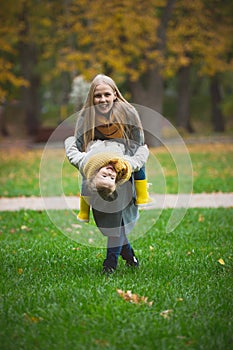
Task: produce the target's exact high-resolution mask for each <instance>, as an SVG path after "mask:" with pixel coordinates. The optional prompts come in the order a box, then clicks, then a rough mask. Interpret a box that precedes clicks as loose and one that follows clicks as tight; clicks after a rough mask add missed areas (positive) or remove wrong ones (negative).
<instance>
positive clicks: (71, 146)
mask: <svg viewBox="0 0 233 350" xmlns="http://www.w3.org/2000/svg"><path fill="white" fill-rule="evenodd" d="M64 144H65V150H66V156H67V158H68V159H69V161H70V163H71V164H72V165H74V166H75V167H76V168H78V169H79V170H80V171H82V167H83V160H84V158H85V156H86V152H80V151H79V150H78V148H77V144H76V138H75V137H74V136H70V137H68V138H67V139H66V140H65V142H64Z"/></svg>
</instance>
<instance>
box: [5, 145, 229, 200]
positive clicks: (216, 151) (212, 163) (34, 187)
mask: <svg viewBox="0 0 233 350" xmlns="http://www.w3.org/2000/svg"><path fill="white" fill-rule="evenodd" d="M188 151H189V154H190V158H191V166H192V168H193V172H192V174H191V175H192V176H193V192H194V193H201V192H233V170H232V164H233V145H232V144H213V145H205V146H203V145H200V146H189V147H188ZM150 153H151V154H150V159H149V162H148V165H147V172H148V179H149V182H150V183H152V186H151V188H150V191H151V192H153V193H164V192H167V193H177V189H178V177H177V168H176V164H175V163H174V161H173V159H172V157H171V154H169V153H168V152H167V151H166V150H165V149H164V148H155V149H151V152H150ZM41 156H42V150H25V151H23V152H22V151H21V150H12V151H8V152H1V155H0V161H1V175H0V196H7V197H13V196H31V195H35V196H39V195H40V187H39V176H40V162H41ZM52 157H53V158H52V160H51V159H49V158H48V159H47V160H46V162H45V165H46V169H45V172H46V174H47V175H48V178H49V185H50V187H51V186H52V187H53V185H55V184H56V180H57V182H59V181H60V180H62V189H63V192H64V193H65V194H66V195H76V194H77V192H78V190H79V187H78V181H77V177H78V176H77V171H76V169H75V168H74V167H73V166H71V165H70V164H69V163H68V161H67V159H66V158H65V154H64V150H59V149H58V150H54V151H53V153H52ZM56 161H58V163H59V161H60V163H59V164H55V165H54V166H55V168H54V169H53V168H52V169H50V166H51V164H52V163H53V162H55V163H56ZM59 165H60V168H58V169H57V166H59ZM185 166H186V164H184V169H185ZM47 169H48V170H47ZM49 169H50V170H49ZM61 172H62V173H61ZM189 180H190V181H191V180H192V178H190V177H189ZM50 191H51V194H53V195H60V194H61V191H60V190H59V189H56V188H50Z"/></svg>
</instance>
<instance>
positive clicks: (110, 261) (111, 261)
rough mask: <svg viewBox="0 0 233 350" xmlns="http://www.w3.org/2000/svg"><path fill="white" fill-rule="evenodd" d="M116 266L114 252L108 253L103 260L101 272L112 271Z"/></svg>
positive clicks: (107, 272)
mask: <svg viewBox="0 0 233 350" xmlns="http://www.w3.org/2000/svg"><path fill="white" fill-rule="evenodd" d="M116 268H117V257H116V256H115V254H109V255H108V257H107V258H106V259H105V260H104V262H103V273H106V274H110V273H113V272H114V271H115V270H116Z"/></svg>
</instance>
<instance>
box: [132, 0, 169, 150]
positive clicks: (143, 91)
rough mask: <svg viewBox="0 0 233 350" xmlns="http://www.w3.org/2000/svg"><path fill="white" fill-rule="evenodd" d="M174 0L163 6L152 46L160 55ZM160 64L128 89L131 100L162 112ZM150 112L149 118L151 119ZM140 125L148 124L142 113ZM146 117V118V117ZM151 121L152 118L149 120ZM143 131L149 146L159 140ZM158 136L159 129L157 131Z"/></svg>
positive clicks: (163, 52)
mask: <svg viewBox="0 0 233 350" xmlns="http://www.w3.org/2000/svg"><path fill="white" fill-rule="evenodd" d="M174 4H175V0H167V3H166V6H165V7H164V10H163V13H162V16H161V21H160V25H159V27H158V31H157V33H156V36H157V37H158V44H157V46H156V47H155V48H154V49H156V50H158V51H159V52H160V55H161V57H164V55H165V49H166V31H167V26H168V22H169V19H170V17H171V14H172V10H173V6H174ZM162 68H163V67H162V65H161V64H157V65H155V67H154V68H152V69H150V70H148V71H147V72H146V73H145V74H143V75H142V76H141V77H140V79H139V81H136V82H132V81H131V82H130V83H129V84H130V90H131V94H132V98H133V102H135V103H137V104H139V105H143V106H145V107H149V108H151V109H153V110H155V111H156V112H158V113H160V114H162V112H163V96H164V79H163V76H162V73H161V71H162ZM152 118H153V117H152V114H151V119H152ZM141 119H142V125H143V126H144V125H145V124H148V121H146V122H145V121H143V115H142V116H141ZM146 119H147V118H146ZM151 122H153V119H152V120H151ZM144 132H145V142H146V143H147V144H148V145H149V146H157V145H158V143H159V141H158V139H157V137H155V135H152V134H151V133H150V131H149V130H148V128H147V127H146V129H144ZM157 136H159V130H158V132H157Z"/></svg>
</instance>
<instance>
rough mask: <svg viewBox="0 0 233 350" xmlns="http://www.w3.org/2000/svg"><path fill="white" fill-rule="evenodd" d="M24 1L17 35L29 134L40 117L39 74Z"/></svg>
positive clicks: (35, 129)
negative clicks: (25, 85) (25, 82)
mask: <svg viewBox="0 0 233 350" xmlns="http://www.w3.org/2000/svg"><path fill="white" fill-rule="evenodd" d="M26 6H27V5H26V3H25V4H24V6H23V9H22V13H21V15H20V18H19V20H20V25H21V27H22V29H21V31H20V33H19V35H20V40H19V55H20V57H19V59H20V63H21V69H22V75H23V77H24V78H25V79H26V80H27V81H28V82H29V86H28V87H23V88H22V100H23V107H24V111H25V122H26V128H27V132H28V134H29V135H32V136H33V135H36V134H37V132H38V129H39V118H40V96H39V87H40V76H39V74H38V73H37V72H36V69H37V63H38V62H37V61H38V60H37V48H36V45H35V44H34V43H33V42H32V41H30V39H29V31H30V26H29V23H28V9H27V7H26Z"/></svg>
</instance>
